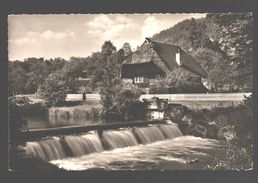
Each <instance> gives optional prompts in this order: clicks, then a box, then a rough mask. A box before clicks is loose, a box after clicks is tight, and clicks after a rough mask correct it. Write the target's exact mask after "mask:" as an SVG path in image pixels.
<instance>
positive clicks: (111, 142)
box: [102, 129, 138, 149]
mask: <svg viewBox="0 0 258 183" xmlns="http://www.w3.org/2000/svg"><path fill="white" fill-rule="evenodd" d="M102 139H103V141H104V144H105V145H106V146H107V148H108V149H115V148H122V147H127V146H133V145H137V144H138V142H137V140H136V138H135V136H134V134H133V133H132V132H131V131H130V130H129V129H124V130H109V131H103V134H102Z"/></svg>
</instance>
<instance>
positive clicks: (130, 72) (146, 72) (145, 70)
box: [121, 61, 165, 78]
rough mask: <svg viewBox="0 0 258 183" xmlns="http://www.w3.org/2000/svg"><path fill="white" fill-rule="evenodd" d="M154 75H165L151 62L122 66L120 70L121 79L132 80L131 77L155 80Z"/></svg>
mask: <svg viewBox="0 0 258 183" xmlns="http://www.w3.org/2000/svg"><path fill="white" fill-rule="evenodd" d="M156 75H165V72H164V71H162V70H161V69H160V68H159V67H158V66H157V65H156V64H155V63H154V62H153V61H149V62H142V63H133V64H123V65H122V68H121V77H122V78H133V77H140V76H144V77H148V78H155V77H156Z"/></svg>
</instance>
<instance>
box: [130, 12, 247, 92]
mask: <svg viewBox="0 0 258 183" xmlns="http://www.w3.org/2000/svg"><path fill="white" fill-rule="evenodd" d="M152 40H153V41H157V42H162V43H168V44H172V45H177V46H180V47H181V48H182V49H183V50H185V51H186V52H187V53H189V54H190V55H192V56H193V57H194V58H195V59H196V60H197V61H198V62H200V63H201V65H202V66H203V67H204V68H205V69H206V70H207V72H208V74H209V78H208V79H207V83H208V85H209V86H210V88H213V89H214V90H215V91H220V90H227V91H235V90H238V91H241V90H244V91H251V90H252V74H251V73H252V14H250V13H246V14H243V13H227V14H207V16H206V17H205V18H201V19H193V18H192V19H187V20H184V21H182V22H179V23H178V24H176V25H174V26H173V27H171V28H169V29H166V30H163V31H161V32H159V33H157V34H156V35H154V36H153V37H152ZM150 60H154V61H156V62H157V63H158V65H160V66H161V68H163V69H164V65H163V64H162V62H161V61H160V59H159V58H158V56H157V54H156V53H155V52H154V51H153V50H152V49H150V46H149V44H148V43H147V42H146V41H145V42H144V43H143V44H142V45H141V46H140V47H139V48H138V49H137V50H136V51H135V52H134V53H133V54H132V56H131V57H130V58H129V59H127V62H130V63H138V62H146V61H150ZM165 70H166V69H165ZM179 72H184V73H183V76H182V77H181V79H183V80H184V79H185V80H189V78H191V77H195V76H194V75H192V74H191V73H189V72H186V71H182V69H180V68H179V69H175V70H174V71H173V72H172V73H170V74H171V75H172V74H173V76H174V77H175V75H178V74H179ZM170 74H169V75H170ZM173 76H170V77H173ZM168 80H169V78H168V79H167V81H168ZM166 84H167V85H171V84H172V83H170V82H169V81H168V82H167V83H166Z"/></svg>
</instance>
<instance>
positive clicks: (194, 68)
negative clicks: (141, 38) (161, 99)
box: [147, 39, 208, 78]
mask: <svg viewBox="0 0 258 183" xmlns="http://www.w3.org/2000/svg"><path fill="white" fill-rule="evenodd" d="M147 40H148V41H149V42H150V43H152V48H153V49H154V50H155V51H156V53H157V54H158V55H159V57H160V58H161V59H162V61H163V62H164V64H165V65H166V66H167V68H168V69H169V70H173V69H174V68H175V67H177V66H178V64H177V62H176V53H177V51H178V50H180V57H181V58H180V60H181V63H182V67H183V68H185V69H187V70H189V71H191V72H193V73H195V74H197V75H198V76H201V77H203V78H207V77H208V74H207V72H206V71H205V70H204V68H203V67H202V65H201V64H200V63H199V62H197V61H196V60H195V59H194V58H193V57H192V56H191V55H189V54H187V53H186V52H185V51H184V50H183V49H181V48H180V47H179V46H175V45H170V44H165V43H159V42H155V41H152V40H150V39H147Z"/></svg>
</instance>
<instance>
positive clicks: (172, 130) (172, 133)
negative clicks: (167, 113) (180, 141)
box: [159, 123, 183, 139]
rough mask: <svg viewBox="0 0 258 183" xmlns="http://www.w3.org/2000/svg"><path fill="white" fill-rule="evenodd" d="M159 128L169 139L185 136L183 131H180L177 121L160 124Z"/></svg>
mask: <svg viewBox="0 0 258 183" xmlns="http://www.w3.org/2000/svg"><path fill="white" fill-rule="evenodd" d="M159 129H160V130H161V131H162V133H163V134H164V136H165V137H166V138H167V139H171V138H176V137H180V136H183V134H182V132H181V131H180V129H179V128H178V125H177V124H176V123H172V124H169V125H167V124H164V125H163V124H162V125H159Z"/></svg>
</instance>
